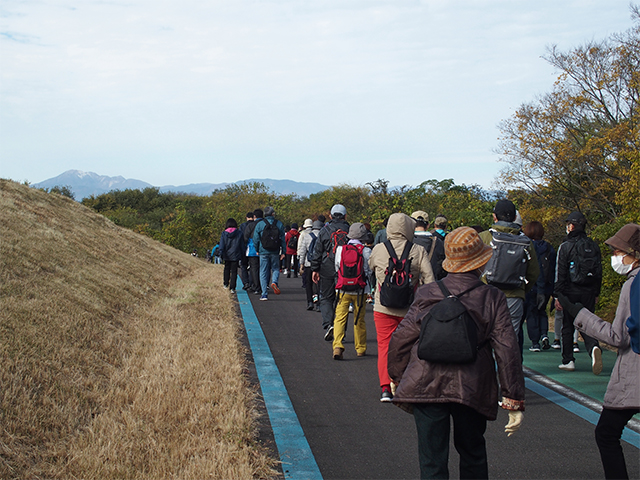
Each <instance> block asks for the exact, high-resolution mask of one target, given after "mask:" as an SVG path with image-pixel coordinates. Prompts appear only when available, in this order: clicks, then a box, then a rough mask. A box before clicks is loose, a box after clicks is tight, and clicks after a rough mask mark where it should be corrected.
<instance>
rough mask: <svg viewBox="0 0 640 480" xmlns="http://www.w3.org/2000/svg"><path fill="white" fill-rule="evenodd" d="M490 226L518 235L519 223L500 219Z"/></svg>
mask: <svg viewBox="0 0 640 480" xmlns="http://www.w3.org/2000/svg"><path fill="white" fill-rule="evenodd" d="M491 228H493V229H494V230H497V231H498V232H505V233H512V234H514V235H520V232H521V231H522V230H520V225H518V224H517V223H513V222H503V221H502V220H500V221H498V222H496V223H494V224H493V225H492V226H491Z"/></svg>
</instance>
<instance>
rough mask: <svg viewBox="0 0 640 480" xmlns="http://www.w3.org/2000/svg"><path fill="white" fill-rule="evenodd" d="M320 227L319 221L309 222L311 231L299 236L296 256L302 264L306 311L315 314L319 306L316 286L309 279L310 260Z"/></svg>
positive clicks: (322, 224)
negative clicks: (313, 311)
mask: <svg viewBox="0 0 640 480" xmlns="http://www.w3.org/2000/svg"><path fill="white" fill-rule="evenodd" d="M322 227H324V223H322V222H321V221H320V220H315V221H313V222H311V229H310V230H309V232H308V233H306V234H305V235H301V239H300V240H299V243H298V256H299V257H300V262H301V263H302V278H303V279H304V289H305V293H306V294H307V310H315V311H317V312H319V311H320V306H319V305H318V289H317V284H316V283H314V282H313V280H312V279H311V258H312V257H313V250H314V249H315V246H316V241H317V240H318V235H319V234H320V230H321V229H322ZM314 298H315V300H314Z"/></svg>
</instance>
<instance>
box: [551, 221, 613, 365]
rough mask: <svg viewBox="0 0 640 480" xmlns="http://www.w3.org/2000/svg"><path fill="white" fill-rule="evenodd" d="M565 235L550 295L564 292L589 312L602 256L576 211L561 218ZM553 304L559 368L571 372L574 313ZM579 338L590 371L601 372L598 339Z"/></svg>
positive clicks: (598, 282) (599, 282)
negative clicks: (558, 315)
mask: <svg viewBox="0 0 640 480" xmlns="http://www.w3.org/2000/svg"><path fill="white" fill-rule="evenodd" d="M565 223H566V225H567V226H566V230H567V237H566V239H565V241H564V242H562V244H560V246H559V247H558V257H557V260H556V278H555V285H554V289H553V295H554V297H555V298H556V299H557V298H558V295H564V296H565V297H567V298H568V299H569V301H571V302H573V303H581V304H582V305H583V306H584V307H585V308H587V309H588V310H589V311H590V312H593V311H595V307H596V303H597V297H598V296H599V295H600V287H601V286H602V256H601V254H600V247H599V246H598V244H597V243H596V242H594V241H593V240H592V239H591V238H589V237H588V236H587V234H586V233H585V228H586V226H587V218H586V217H585V216H584V215H583V214H582V213H580V212H572V213H570V214H569V215H568V216H567V219H566V220H565ZM556 308H557V309H559V310H562V363H561V364H560V365H558V368H560V370H564V371H566V372H573V371H574V370H575V369H576V363H575V360H576V359H575V357H574V355H573V353H574V352H573V334H574V326H573V320H574V316H573V315H571V313H570V312H567V311H564V310H563V309H562V305H561V304H560V302H558V301H557V300H556ZM582 339H583V340H584V345H585V347H586V350H587V353H588V354H589V356H590V357H591V371H592V372H593V374H594V375H600V372H602V350H600V345H599V343H598V341H597V340H596V339H595V338H593V337H590V336H589V335H588V334H583V335H582Z"/></svg>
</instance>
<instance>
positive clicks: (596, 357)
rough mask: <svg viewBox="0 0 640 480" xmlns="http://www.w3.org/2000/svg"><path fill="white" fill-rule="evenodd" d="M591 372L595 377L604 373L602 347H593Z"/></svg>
mask: <svg viewBox="0 0 640 480" xmlns="http://www.w3.org/2000/svg"><path fill="white" fill-rule="evenodd" d="M591 370H592V371H593V374H594V375H600V373H602V350H600V347H593V350H591Z"/></svg>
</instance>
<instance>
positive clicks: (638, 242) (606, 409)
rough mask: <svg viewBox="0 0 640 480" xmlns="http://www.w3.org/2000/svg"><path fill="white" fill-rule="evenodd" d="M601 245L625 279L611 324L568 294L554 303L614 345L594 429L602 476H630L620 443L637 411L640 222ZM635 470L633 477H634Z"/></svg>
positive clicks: (639, 408) (592, 333)
mask: <svg viewBox="0 0 640 480" xmlns="http://www.w3.org/2000/svg"><path fill="white" fill-rule="evenodd" d="M605 244H606V245H608V246H609V248H611V267H612V268H613V270H614V271H615V272H616V273H618V274H620V275H625V276H626V277H627V281H626V282H625V283H624V285H622V290H621V291H620V297H619V300H618V308H617V310H616V316H615V318H614V320H613V323H609V322H606V321H604V320H602V319H601V318H599V317H598V316H597V315H595V314H594V313H592V312H591V311H590V310H589V309H588V308H585V306H584V305H583V304H582V303H581V302H574V301H572V300H571V299H570V297H569V296H567V295H564V294H562V293H560V294H559V295H558V301H559V302H560V304H561V305H562V308H563V311H564V312H565V314H567V313H568V314H569V317H570V318H573V319H574V321H573V324H574V325H575V327H576V328H577V329H578V330H579V331H580V332H582V335H583V336H584V335H587V336H588V337H590V338H594V339H595V340H600V341H601V342H604V343H606V344H608V345H611V346H613V347H616V348H617V349H618V354H617V357H616V363H615V365H614V367H613V370H612V371H611V379H610V380H609V384H608V386H607V391H606V393H605V395H604V406H603V408H602V413H601V414H600V419H599V420H598V424H597V425H596V431H595V434H596V444H597V445H598V449H599V451H600V458H601V460H602V466H603V468H604V475H605V478H608V479H609V478H616V479H618V478H629V474H628V472H627V465H626V462H625V459H624V452H623V450H622V446H621V445H620V438H621V437H622V431H623V429H624V427H625V425H626V424H627V423H628V422H629V420H630V419H631V417H633V416H634V415H635V414H637V413H640V346H639V345H638V343H639V342H640V337H639V336H638V321H639V319H638V315H639V313H640V277H639V276H638V274H639V273H640V225H637V224H634V223H629V224H627V225H625V226H624V227H622V228H621V229H620V230H618V232H617V233H616V234H615V235H614V236H613V237H611V238H609V239H608V240H606V241H605ZM632 332H633V336H632ZM634 348H635V350H634ZM637 473H638V472H636V475H634V476H633V478H638V476H637Z"/></svg>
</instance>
